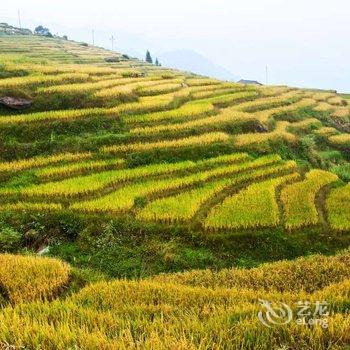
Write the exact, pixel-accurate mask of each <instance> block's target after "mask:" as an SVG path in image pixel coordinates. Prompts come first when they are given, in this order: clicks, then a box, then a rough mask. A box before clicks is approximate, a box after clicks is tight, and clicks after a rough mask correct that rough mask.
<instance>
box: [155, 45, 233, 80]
mask: <svg viewBox="0 0 350 350" xmlns="http://www.w3.org/2000/svg"><path fill="white" fill-rule="evenodd" d="M158 60H159V61H160V63H161V64H162V65H163V66H165V67H171V68H177V69H180V70H186V71H191V72H193V73H197V74H201V75H205V76H209V77H213V78H218V79H222V80H232V81H236V80H238V79H239V77H238V76H237V75H235V74H233V73H232V72H230V71H229V70H227V69H226V68H224V67H221V66H220V65H217V64H215V63H213V62H212V61H210V60H209V59H208V58H207V57H205V56H202V55H201V54H199V53H197V52H195V51H191V50H177V51H169V52H166V53H163V54H161V55H159V56H158Z"/></svg>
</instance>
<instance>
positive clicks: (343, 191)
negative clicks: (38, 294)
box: [0, 36, 350, 232]
mask: <svg viewBox="0 0 350 350" xmlns="http://www.w3.org/2000/svg"><path fill="white" fill-rule="evenodd" d="M18 47H20V48H21V53H20V54H19V52H18V51H17V50H16V48H18ZM0 49H1V55H0V64H1V70H2V76H3V78H0V89H2V91H4V92H3V94H18V93H19V94H20V95H22V96H25V97H29V98H30V99H31V100H32V101H33V104H32V107H31V108H29V109H28V110H23V111H9V110H6V109H5V108H3V109H1V110H0V113H1V115H0V134H1V141H0V146H1V150H2V153H1V162H0V177H1V179H2V186H1V188H0V194H1V200H0V209H1V211H3V212H9V211H10V212H11V211H13V212H22V211H35V212H52V211H69V212H71V213H77V214H82V213H83V214H84V215H87V216H89V215H96V214H97V215H100V214H103V215H107V216H112V217H114V216H122V215H132V216H134V217H135V219H136V220H139V221H141V222H159V223H163V224H169V225H171V224H174V223H181V224H182V225H185V226H186V225H190V226H191V225H192V226H196V227H201V230H202V231H203V232H207V231H214V232H217V231H230V230H232V231H235V230H246V229H257V230H258V229H259V228H261V227H285V228H286V229H288V230H291V229H301V228H302V227H305V226H310V225H311V226H312V225H316V226H317V225H325V227H327V228H329V229H332V230H342V231H344V230H349V220H350V219H349V210H347V209H346V208H348V206H349V201H350V198H349V194H348V191H347V188H348V185H346V184H345V183H342V179H339V178H338V177H337V175H335V174H332V173H331V172H329V171H325V170H320V169H317V167H315V168H314V169H312V170H311V171H310V172H307V173H305V170H304V169H302V168H300V167H298V164H297V163H295V162H293V161H290V160H288V159H290V158H293V157H289V156H288V154H287V155H286V152H284V153H283V152H282V149H290V150H293V149H298V150H299V149H301V147H303V146H302V145H303V143H302V142H304V141H303V140H304V138H305V135H313V136H312V137H314V138H315V140H316V141H314V142H317V140H322V142H323V143H324V144H326V146H325V147H329V148H334V149H337V150H340V152H343V153H344V152H345V153H346V152H347V151H348V149H349V148H348V146H349V135H350V134H349V133H348V131H347V127H348V124H347V123H348V122H349V108H348V107H347V106H346V102H345V100H344V99H343V98H342V97H341V96H340V95H337V94H336V93H334V92H329V91H310V90H302V89H294V88H288V87H284V86H280V87H278V86H276V87H259V86H252V85H240V84H237V83H233V82H222V81H219V80H216V79H211V78H206V77H201V76H196V75H194V74H190V73H185V72H181V71H177V70H171V69H166V68H162V67H155V66H152V65H149V64H147V63H145V62H142V61H139V60H136V59H133V58H128V57H125V56H122V55H119V54H116V53H111V52H108V51H107V50H103V49H98V48H94V47H90V46H85V45H79V43H75V42H71V41H63V40H61V39H50V40H49V39H43V38H40V37H30V36H28V37H23V36H22V37H20V36H18V37H16V36H11V39H9V37H6V36H4V37H2V39H1V42H0ZM19 55H20V56H19ZM111 55H113V56H114V57H115V61H116V62H114V63H108V62H106V61H105V58H106V57H109V56H111ZM19 57H21V58H22V59H21V60H19V59H18V58H19ZM42 60H44V63H43V62H42ZM310 115H311V116H310ZM325 118H326V119H325ZM339 120H341V123H340V122H339ZM276 144H277V145H279V146H280V148H278V147H276ZM280 151H281V152H280ZM345 153H344V154H345ZM266 154H269V155H266ZM288 157H289V158H288ZM332 184H333V185H334V186H335V187H336V188H335V189H333V190H332V191H330V189H329V186H330V185H332ZM338 187H339V188H338ZM340 200H341V201H344V202H345V204H344V206H343V208H344V209H339V210H338V209H336V208H337V206H338V203H339V201H340Z"/></svg>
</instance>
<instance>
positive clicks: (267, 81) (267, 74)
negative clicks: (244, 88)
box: [265, 66, 269, 85]
mask: <svg viewBox="0 0 350 350" xmlns="http://www.w3.org/2000/svg"><path fill="white" fill-rule="evenodd" d="M265 68H266V71H265V73H266V85H268V83H269V71H268V67H267V66H266V67H265Z"/></svg>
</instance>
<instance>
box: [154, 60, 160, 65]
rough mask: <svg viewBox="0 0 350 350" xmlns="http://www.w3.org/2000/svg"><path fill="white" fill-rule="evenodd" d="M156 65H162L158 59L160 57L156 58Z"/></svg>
mask: <svg viewBox="0 0 350 350" xmlns="http://www.w3.org/2000/svg"><path fill="white" fill-rule="evenodd" d="M155 65H156V66H160V63H159V61H158V58H156V62H155Z"/></svg>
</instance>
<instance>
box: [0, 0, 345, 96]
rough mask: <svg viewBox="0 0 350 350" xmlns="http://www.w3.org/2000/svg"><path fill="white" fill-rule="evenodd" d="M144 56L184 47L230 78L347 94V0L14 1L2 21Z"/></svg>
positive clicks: (5, 6) (6, 7)
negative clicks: (114, 41) (38, 27)
mask: <svg viewBox="0 0 350 350" xmlns="http://www.w3.org/2000/svg"><path fill="white" fill-rule="evenodd" d="M18 9H19V10H20V14H21V19H22V26H24V27H25V26H26V27H29V28H33V27H34V26H35V25H38V24H43V25H45V26H48V27H49V28H50V29H51V30H52V32H54V33H55V32H59V33H60V34H67V35H68V36H69V37H71V38H72V39H77V40H84V41H88V42H91V30H92V29H93V28H94V29H95V33H96V34H95V37H96V43H97V44H99V45H101V46H102V45H103V46H110V43H109V41H108V38H109V36H110V35H111V34H115V35H116V37H117V49H118V51H122V52H127V53H131V54H133V55H143V53H144V52H145V50H146V49H150V50H151V51H152V52H154V53H156V54H161V53H163V52H166V51H173V50H180V49H190V50H193V51H196V52H198V53H200V54H202V55H204V56H206V57H207V58H209V59H210V60H211V61H213V62H215V63H217V64H220V65H221V66H224V67H225V68H227V69H229V70H230V71H231V72H232V73H234V74H235V75H238V76H240V77H243V78H247V79H257V80H260V81H262V82H264V81H265V66H266V65H268V67H269V81H270V83H274V84H288V85H292V86H302V87H318V88H333V89H338V90H339V91H348V92H350V42H349V39H350V1H349V0H333V1H329V0H244V1H242V0H239V1H235V0H215V1H214V0H212V1H209V0H176V1H164V0H163V1H160V0H123V1H118V0H117V1H109V0H99V1H87V0H84V1H83V0H76V1H72V0H70V1H68V0H60V1H56V0H50V1H48V0H37V1H34V0H12V1H11V2H8V3H7V2H4V3H3V4H2V5H1V9H0V21H1V22H9V23H11V24H14V25H16V24H18V18H17V10H18Z"/></svg>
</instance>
